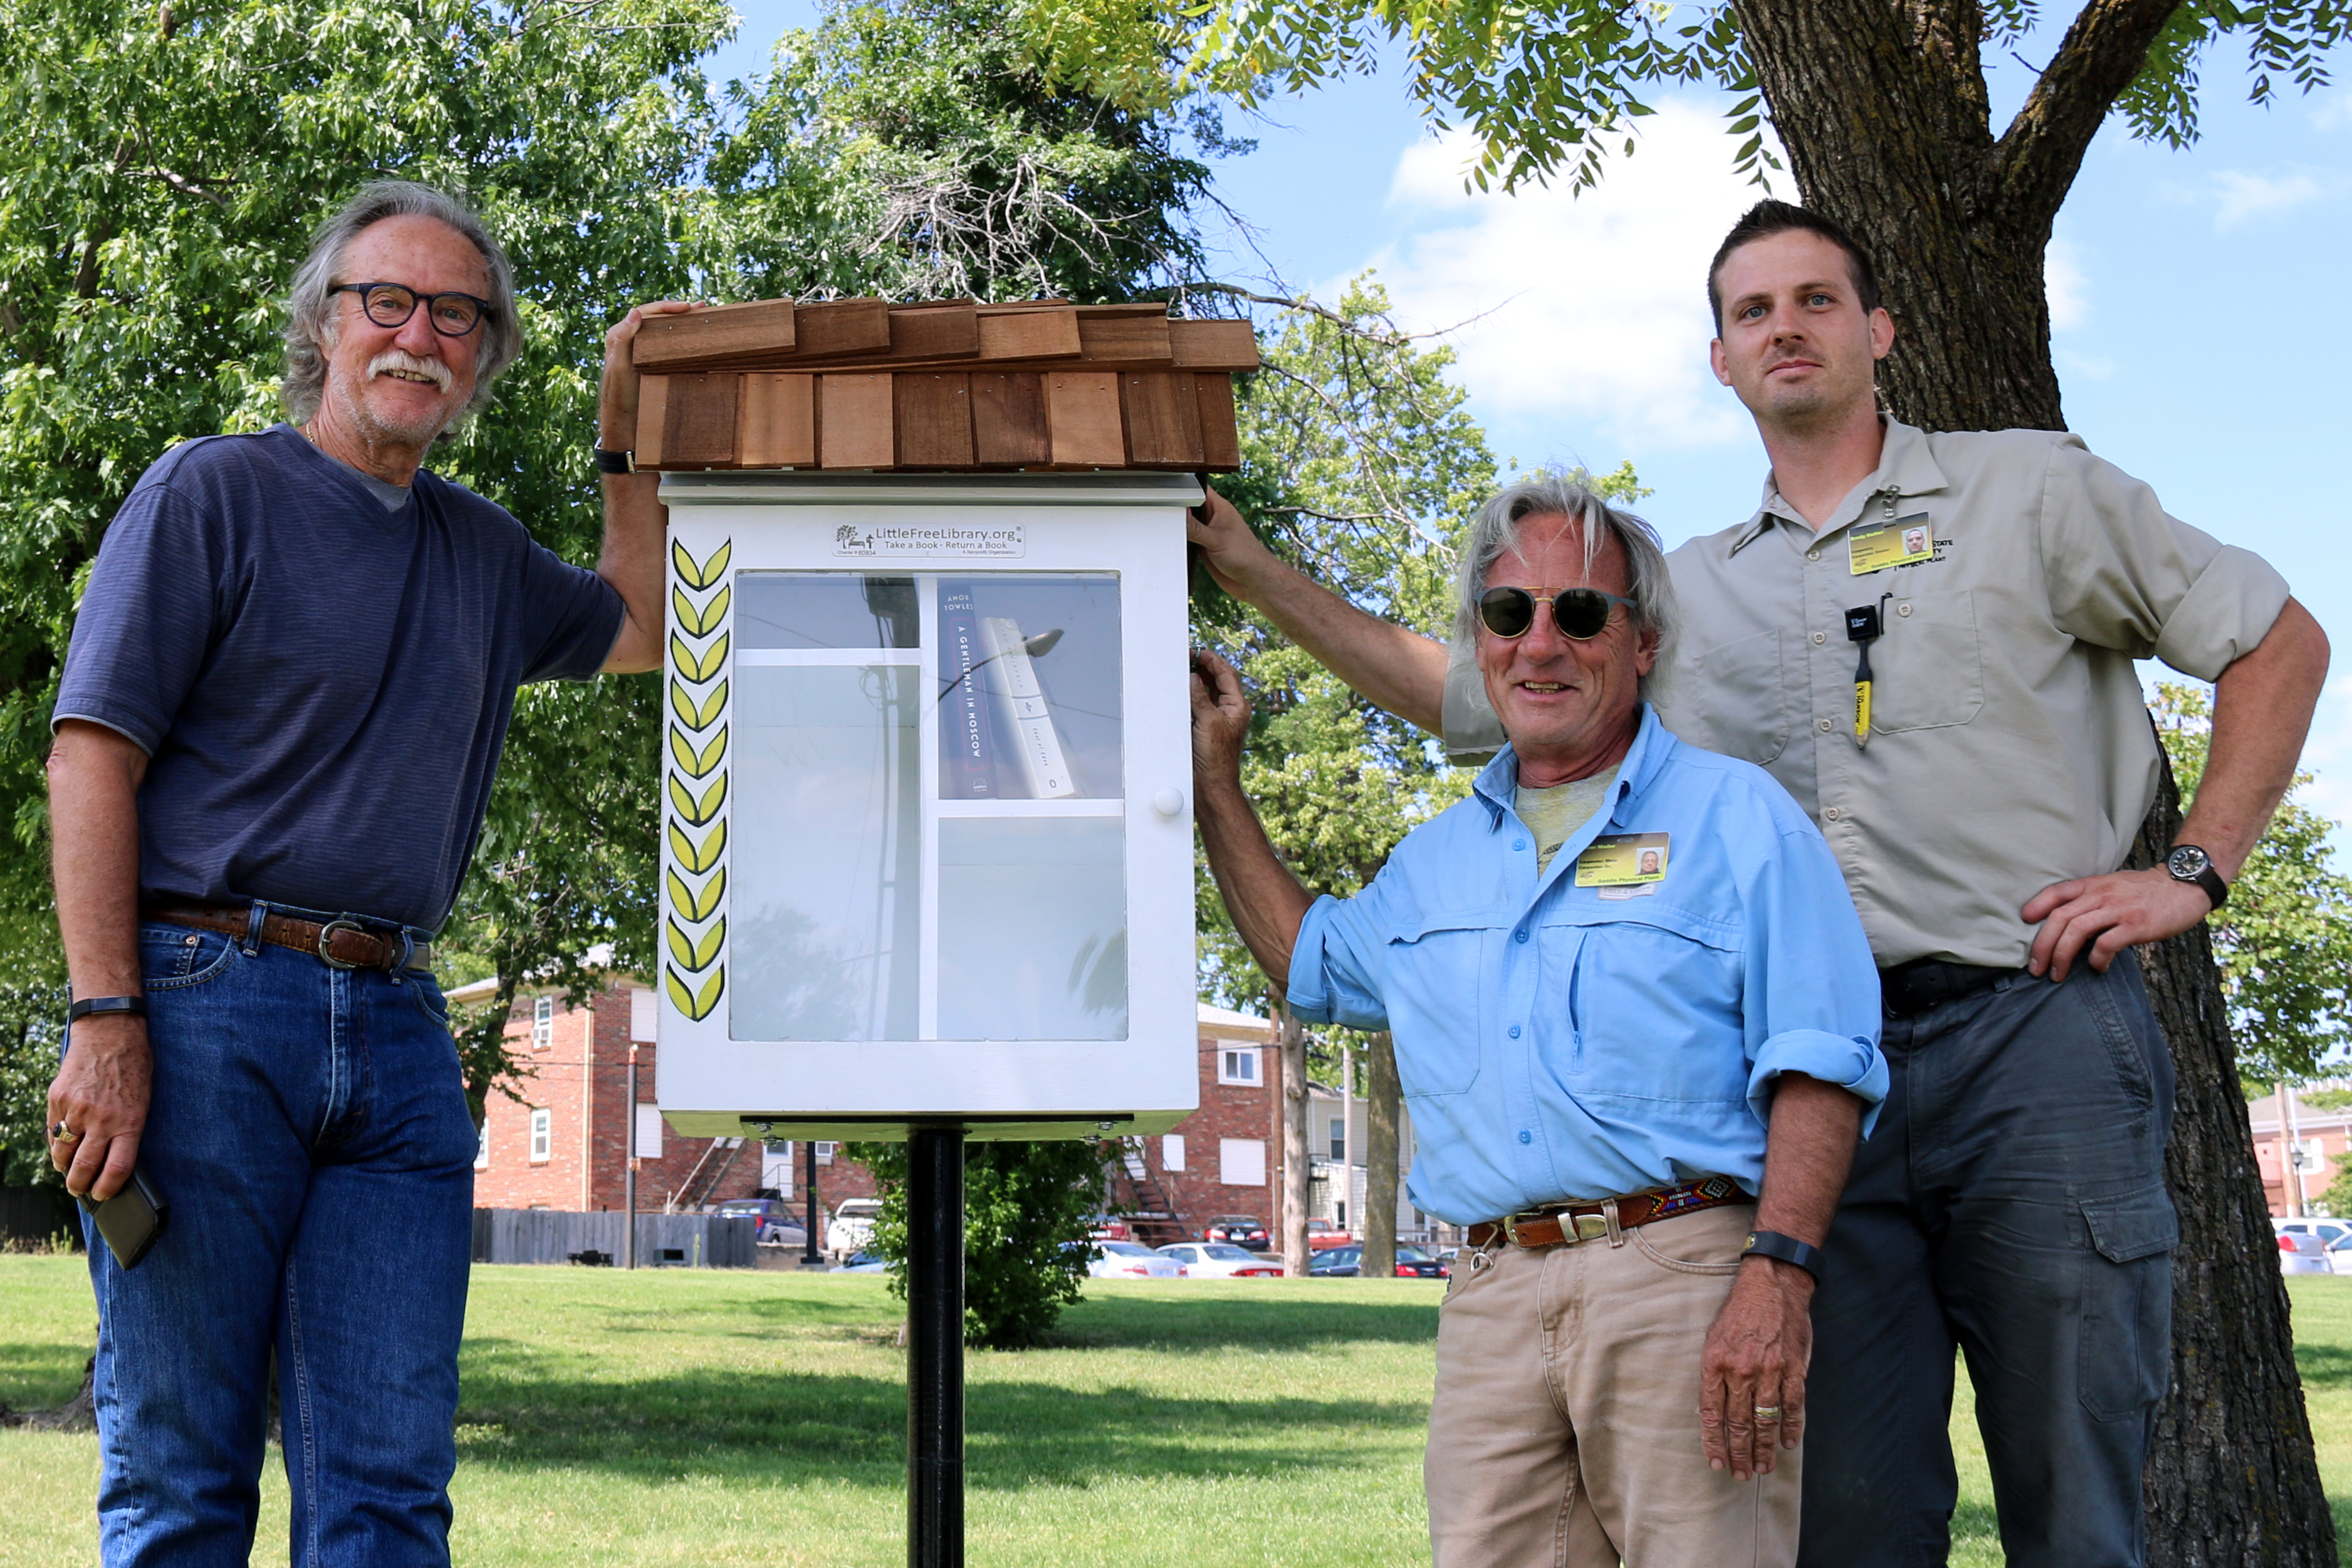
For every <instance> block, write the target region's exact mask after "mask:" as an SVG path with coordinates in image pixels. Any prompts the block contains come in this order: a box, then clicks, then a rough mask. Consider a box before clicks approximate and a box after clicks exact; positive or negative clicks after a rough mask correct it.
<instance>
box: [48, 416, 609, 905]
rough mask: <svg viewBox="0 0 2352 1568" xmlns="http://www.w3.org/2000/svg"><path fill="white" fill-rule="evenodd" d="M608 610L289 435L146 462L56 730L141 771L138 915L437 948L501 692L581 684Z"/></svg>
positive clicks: (92, 606)
mask: <svg viewBox="0 0 2352 1568" xmlns="http://www.w3.org/2000/svg"><path fill="white" fill-rule="evenodd" d="M622 616H623V606H622V604H621V599H620V595H618V594H617V593H615V592H614V590H613V588H612V587H611V586H610V585H609V584H606V583H605V582H604V580H603V579H601V578H599V577H598V576H597V575H596V574H594V573H593V572H587V571H583V569H581V568H579V567H576V566H572V565H570V564H568V563H565V562H563V561H562V560H561V559H559V558H558V557H557V556H556V555H555V554H553V553H552V552H550V551H548V550H547V549H545V548H544V547H542V546H541V545H540V544H539V543H537V542H535V541H533V540H532V539H531V537H530V534H529V532H527V531H525V530H524V528H523V526H522V525H521V524H520V522H518V521H515V519H514V518H513V517H512V516H510V515H509V513H508V512H507V511H506V510H504V509H503V508H500V507H499V506H497V505H495V504H493V503H492V502H490V501H488V500H483V499H482V498H481V497H479V496H478V495H475V494H474V493H473V492H471V491H469V490H467V489H464V488H463V487H462V486H459V485H456V484H452V483H450V482H449V481H448V480H446V479H440V478H439V477H437V476H436V475H433V474H430V473H426V472H423V471H420V472H419V473H418V474H417V475H416V478H415V483H414V485H413V486H412V487H411V491H410V500H409V501H408V503H407V504H406V505H405V506H402V507H399V508H398V509H396V510H387V509H386V507H385V506H384V504H383V501H381V500H379V499H378V498H377V497H376V496H375V495H373V494H372V493H371V492H370V489H369V487H368V486H367V484H366V483H365V482H364V481H363V479H362V476H361V475H359V474H358V473H357V472H356V471H354V470H352V469H351V468H346V467H345V466H344V465H342V464H341V463H339V462H337V461H335V460H334V459H333V458H330V457H328V456H327V455H326V454H325V453H323V452H320V450H319V449H318V448H317V447H313V446H312V445H311V444H310V441H309V440H308V439H307V438H305V437H303V436H302V435H301V433H300V432H299V431H297V430H295V429H293V428H292V427H291V426H284V425H280V426H275V427H274V428H272V429H269V430H268V431H265V432H263V433H261V434H259V435H256V436H224V437H209V438H206V439H203V440H197V441H191V442H187V443H185V444H184V445H182V446H179V447H174V448H173V449H172V450H171V451H170V452H168V453H166V454H165V455H164V456H163V458H161V459H159V460H158V461H157V462H156V463H155V465H154V466H153V467H152V468H149V469H148V470H147V472H146V474H145V475H144V476H142V478H141V479H140V481H139V483H138V485H137V486H136V487H135V488H134V489H132V490H131V495H130V498H129V499H128V500H125V501H124V502H123V504H122V508H121V510H120V511H118V512H117V513H116V514H115V518H114V521H113V522H112V523H111V524H110V526H109V528H108V530H107V534H106V539H105V542H104V543H103V545H102V546H101V547H100V551H99V556H98V562H97V564H96V566H95V567H94V568H93V569H92V572H91V574H90V579H89V588H88V590H87V592H86V593H85V595H84V596H83V599H82V605H81V611H80V615H79V618H78V619H77V620H76V622H75V624H74V631H73V641H72V645H71V647H70V648H69V650H68V653H67V656H66V668H65V676H64V679H63V682H62V684H61V686H60V688H59V690H58V703H57V708H56V711H55V714H54V717H53V721H61V720H65V719H84V720H88V721H91V722H94V723H99V724H103V725H105V726H107V727H108V728H109V729H111V730H115V731H120V732H121V733H122V734H124V735H126V736H128V737H129V738H130V739H131V740H132V741H134V742H137V743H138V744H139V745H140V746H141V747H142V748H143V749H144V750H145V751H146V752H147V753H148V764H147V773H146V777H145V780H144V782H143V783H142V785H141V787H140V794H139V824H140V873H139V875H140V889H141V893H142V898H146V899H158V898H163V899H182V900H203V901H206V902H221V901H231V900H236V901H241V900H250V899H266V900H269V901H271V902H273V903H280V904H287V905H291V906H294V907H296V908H299V909H305V910H321V911H328V912H332V913H337V914H341V913H346V912H348V913H353V914H360V915H365V916H370V917H373V918H375V919H378V920H383V921H398V922H399V923H401V924H404V925H408V926H414V927H417V928H420V929H423V930H426V931H433V930H437V929H438V928H439V926H440V925H441V922H442V921H444V920H446V918H447V915H448V912H449V909H450V907H451V905H452V904H453V903H455V901H456V900H457V884H458V882H459V880H460V879H462V878H463V877H464V875H465V870H466V865H467V860H468V859H469V858H471V857H472V855H473V851H474V846H475V843H476V841H477V840H478V837H479V836H480V832H481V823H482V815H483V810H484V807H485V806H486V805H487V803H488V798H489V790H490V783H491V780H492V778H493V776H494V775H495V774H496V773H497V771H498V762H499V750H500V748H501V747H502V746H503V744H504V743H505V740H506V732H507V725H508V721H509V719H510V718H511V717H512V716H513V712H514V702H515V690H516V688H517V687H518V686H520V685H522V684H523V683H525V682H529V681H534V680H546V679H578V680H584V679H590V678H591V677H593V675H594V674H595V673H596V671H597V670H598V669H599V668H601V667H602V666H603V664H604V659H605V658H606V656H607V655H608V654H609V653H610V651H611V649H612V647H613V644H614V640H615V638H616V637H618V636H619V634H620V628H621V622H622Z"/></svg>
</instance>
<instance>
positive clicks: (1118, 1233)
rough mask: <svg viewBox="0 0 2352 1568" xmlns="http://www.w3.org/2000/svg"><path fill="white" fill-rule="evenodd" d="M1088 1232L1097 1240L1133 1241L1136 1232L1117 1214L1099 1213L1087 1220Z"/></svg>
mask: <svg viewBox="0 0 2352 1568" xmlns="http://www.w3.org/2000/svg"><path fill="white" fill-rule="evenodd" d="M1087 1235H1088V1236H1089V1237H1093V1238H1094V1239H1095V1240H1097V1241H1133V1240H1134V1239H1135V1232H1134V1231H1133V1230H1132V1229H1130V1228H1129V1226H1128V1223H1127V1221H1125V1220H1123V1219H1121V1218H1119V1217H1118V1215H1115V1214H1098V1215H1095V1217H1094V1218H1092V1219H1090V1220H1088V1221H1087Z"/></svg>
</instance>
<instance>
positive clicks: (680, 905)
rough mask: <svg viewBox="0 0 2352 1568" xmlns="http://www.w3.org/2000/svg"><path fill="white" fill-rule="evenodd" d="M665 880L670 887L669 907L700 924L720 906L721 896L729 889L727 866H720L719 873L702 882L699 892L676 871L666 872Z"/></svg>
mask: <svg viewBox="0 0 2352 1568" xmlns="http://www.w3.org/2000/svg"><path fill="white" fill-rule="evenodd" d="M663 881H664V882H665V883H667V886H668V888H669V907H670V908H671V909H673V910H677V912H678V914H679V915H680V916H682V917H683V918H685V919H686V920H688V921H693V922H694V923H695V924H697V925H699V924H701V923H702V922H703V921H707V920H709V918H710V916H711V913H712V911H713V910H717V909H718V908H719V898H720V897H721V896H722V895H723V894H724V893H725V892H726V891H727V870H726V868H725V867H721V868H719V873H718V875H716V876H714V877H712V878H711V879H710V880H709V881H708V882H705V883H703V884H702V891H700V892H699V893H698V892H696V891H695V890H694V889H692V888H690V887H688V885H687V881H686V879H685V878H683V877H681V876H679V875H678V874H677V872H675V871H670V872H667V873H665V874H664V876H663Z"/></svg>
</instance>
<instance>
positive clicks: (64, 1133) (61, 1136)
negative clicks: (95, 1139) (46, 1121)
mask: <svg viewBox="0 0 2352 1568" xmlns="http://www.w3.org/2000/svg"><path fill="white" fill-rule="evenodd" d="M49 1142H52V1143H79V1142H81V1134H80V1133H79V1132H77V1131H74V1130H73V1129H72V1128H70V1127H68V1126H67V1125H66V1123H65V1119H64V1118H63V1117H59V1118H58V1124H57V1125H56V1126H54V1127H52V1128H50V1129H49Z"/></svg>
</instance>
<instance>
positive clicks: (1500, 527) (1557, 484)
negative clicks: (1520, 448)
mask: <svg viewBox="0 0 2352 1568" xmlns="http://www.w3.org/2000/svg"><path fill="white" fill-rule="evenodd" d="M1548 516H1561V517H1572V518H1575V519H1576V520H1577V522H1578V531H1579V532H1580V533H1581V534H1582V535H1583V536H1584V570H1585V572H1586V573H1587V574H1591V570H1592V563H1594V562H1595V561H1597V560H1599V559H1600V558H1601V544H1602V542H1603V541H1605V540H1608V539H1612V538H1613V539H1614V540H1616V541H1617V546H1618V548H1619V549H1621V550H1622V551H1623V552H1625V579H1626V583H1627V587H1626V590H1625V596H1626V597H1627V598H1629V599H1631V600H1633V624H1634V626H1635V627H1636V628H1637V629H1639V630H1641V631H1643V632H1646V633H1649V634H1650V635H1652V636H1654V637H1656V638H1657V639H1658V653H1659V658H1661V659H1662V660H1663V659H1664V657H1665V650H1666V647H1667V645H1668V644H1670V643H1672V642H1673V641H1674V637H1675V626H1676V623H1677V621H1678V619H1679V616H1678V615H1677V613H1676V611H1675V589H1674V584H1673V583H1672V582H1671V581H1670V580H1669V579H1668V577H1667V575H1666V552H1665V546H1664V545H1663V544H1661V543H1660V542H1658V535H1657V531H1655V530H1654V529H1653V528H1652V527H1651V526H1650V525H1649V524H1648V523H1646V522H1643V521H1642V520H1641V519H1640V518H1638V517H1635V516H1634V515H1633V513H1632V512H1630V511H1620V510H1618V509H1617V508H1615V507H1613V506H1611V505H1610V504H1609V503H1608V502H1607V501H1604V500H1601V498H1600V497H1599V496H1597V495H1594V494H1593V493H1592V492H1591V490H1589V489H1585V488H1584V487H1583V486H1582V485H1580V484H1578V483H1577V482H1576V481H1575V480H1573V479H1567V478H1564V477H1563V476H1561V475H1559V474H1550V473H1538V474H1534V475H1531V476H1529V477H1528V478H1527V479H1521V480H1519V481H1518V482H1517V484H1514V485H1512V486H1511V487H1510V488H1508V489H1506V490H1504V491H1503V492H1502V493H1501V494H1500V495H1498V496H1496V498H1495V499H1494V500H1490V501H1488V502H1487V503H1486V505H1485V506H1482V507H1480V508H1479V509H1478V515H1477V516H1476V517H1475V518H1474V519H1473V520H1472V521H1471V523H1470V537H1469V538H1468V539H1466V540H1465V541H1464V542H1463V544H1462V563H1461V569H1460V571H1459V572H1458V573H1457V574H1456V578H1457V583H1458V585H1459V588H1460V593H1459V595H1458V596H1457V598H1456V600H1455V602H1454V640H1455V641H1457V642H1462V643H1471V642H1475V640H1476V639H1477V636H1478V595H1481V594H1483V593H1485V592H1486V574H1487V573H1489V572H1491V571H1493V570H1494V568H1495V563H1496V562H1497V561H1499V560H1501V559H1502V558H1503V557H1504V556H1506V555H1508V554H1509V553H1510V552H1512V551H1514V550H1516V549H1517V548H1518V544H1519V524H1520V522H1521V521H1524V520H1526V519H1528V518H1530V517H1548Z"/></svg>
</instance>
